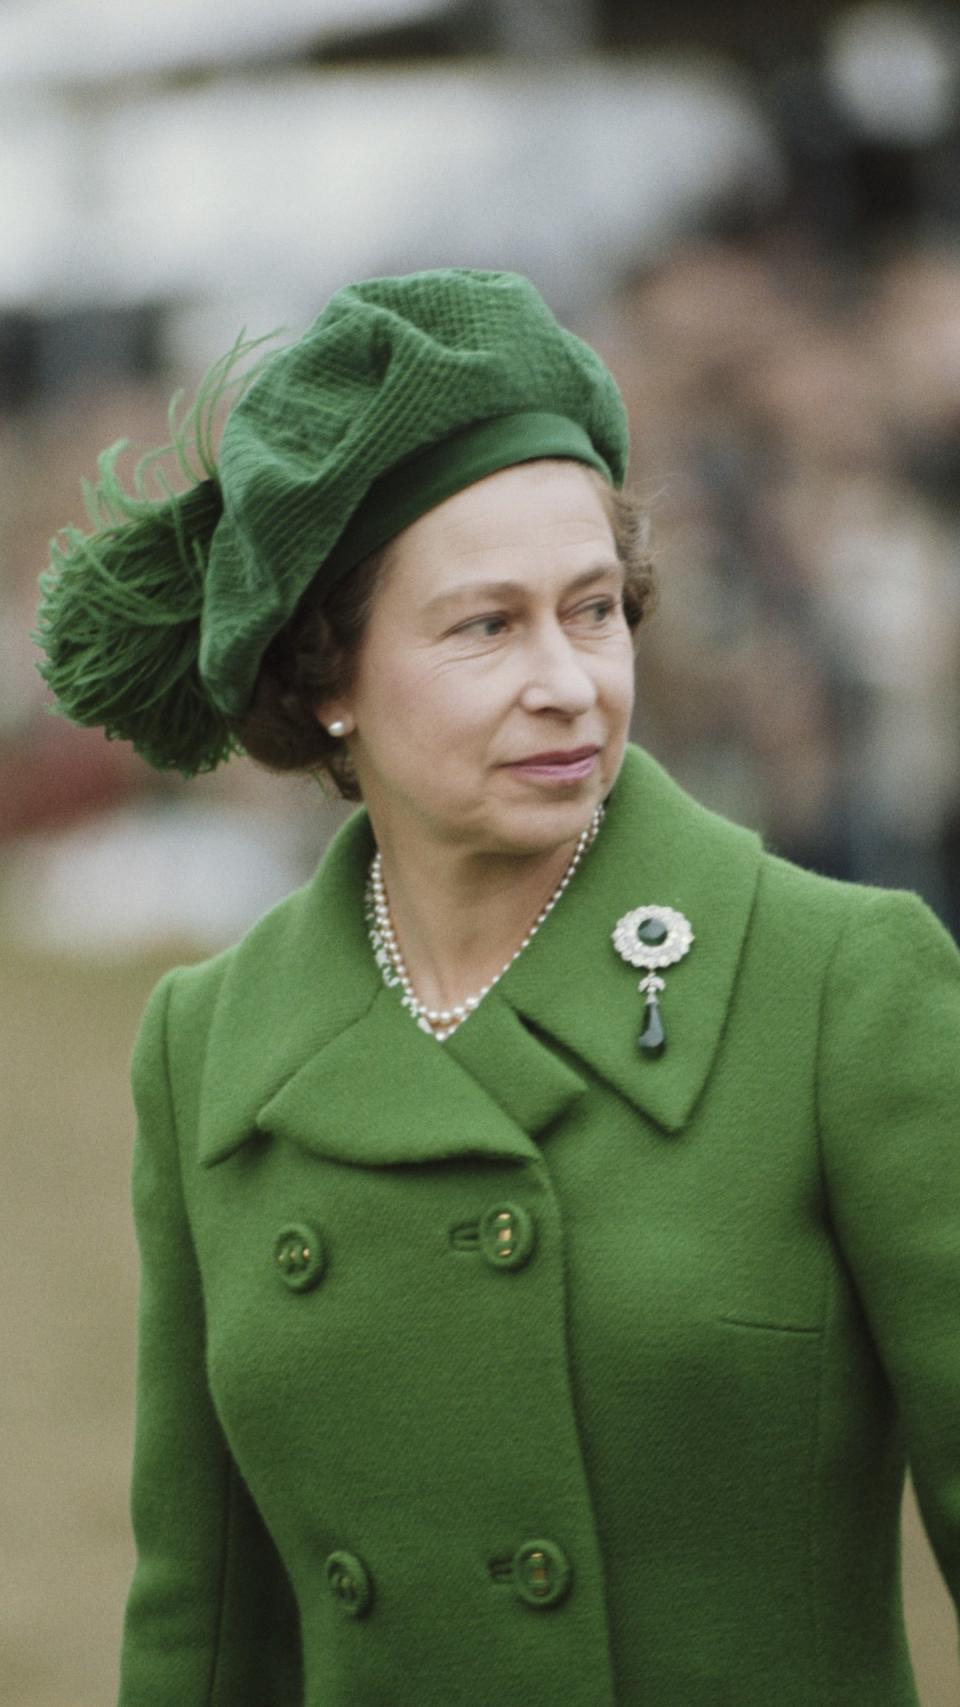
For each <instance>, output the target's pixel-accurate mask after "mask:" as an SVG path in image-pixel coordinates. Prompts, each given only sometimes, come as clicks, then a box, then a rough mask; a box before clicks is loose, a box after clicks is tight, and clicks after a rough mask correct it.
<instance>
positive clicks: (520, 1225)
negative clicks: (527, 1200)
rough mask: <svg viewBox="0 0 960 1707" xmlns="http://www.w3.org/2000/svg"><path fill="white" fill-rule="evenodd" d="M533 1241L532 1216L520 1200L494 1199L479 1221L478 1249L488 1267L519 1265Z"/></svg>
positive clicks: (526, 1255) (526, 1256) (528, 1254)
mask: <svg viewBox="0 0 960 1707" xmlns="http://www.w3.org/2000/svg"><path fill="white" fill-rule="evenodd" d="M534 1243H535V1229H534V1224H533V1216H532V1215H531V1214H530V1211H529V1209H524V1207H523V1204H522V1203H512V1202H510V1203H504V1202H500V1203H494V1204H492V1205H491V1207H490V1208H489V1209H488V1210H487V1212H486V1214H485V1215H484V1216H483V1218H482V1219H481V1222H480V1250H481V1253H482V1254H483V1256H485V1257H486V1259H487V1262H488V1263H489V1264H490V1266H491V1268H521V1267H522V1265H523V1264H524V1263H525V1262H526V1261H527V1260H528V1259H529V1257H530V1254H531V1252H532V1250H533V1247H534Z"/></svg>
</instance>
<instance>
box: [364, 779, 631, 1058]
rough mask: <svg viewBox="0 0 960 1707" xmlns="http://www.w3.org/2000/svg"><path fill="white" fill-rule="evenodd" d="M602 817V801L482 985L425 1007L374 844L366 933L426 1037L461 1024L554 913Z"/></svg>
mask: <svg viewBox="0 0 960 1707" xmlns="http://www.w3.org/2000/svg"><path fill="white" fill-rule="evenodd" d="M602 822H603V806H602V805H601V806H598V807H597V809H596V811H595V812H594V814H593V817H592V818H591V820H590V822H589V824H588V825H587V827H586V829H585V830H583V831H582V832H581V834H580V837H579V839H578V841H577V845H576V847H575V848H574V850H573V857H572V859H571V860H570V864H569V865H568V866H567V869H566V871H565V872H564V874H563V876H562V877H561V879H560V882H559V883H558V884H557V887H556V889H555V890H554V891H553V894H552V895H551V897H550V899H549V901H548V902H547V903H546V905H545V906H544V907H543V908H542V909H541V911H540V912H539V913H538V914H537V917H536V918H535V920H534V922H533V924H532V925H531V926H530V929H529V930H528V932H527V934H526V936H525V937H524V939H523V941H522V943H521V944H520V947H519V948H518V949H516V950H515V952H514V953H513V954H511V956H510V959H509V960H507V961H505V963H504V965H503V966H501V968H500V970H499V972H497V973H496V974H495V975H494V976H493V977H492V978H491V979H490V982H489V984H484V985H483V987H482V989H479V990H478V991H477V992H476V994H475V995H472V996H464V998H463V1001H462V1002H458V1003H457V1004H456V1005H455V1006H454V1007H451V1008H428V1007H427V1005H426V1003H425V1002H422V1001H421V1000H420V998H419V996H418V995H417V993H416V991H415V990H414V987H413V984H412V983H411V980H410V974H409V972H408V971H407V968H406V965H405V963H404V959H403V955H402V954H401V952H400V944H399V943H398V941H397V936H396V932H395V931H394V928H393V921H392V920H391V918H390V908H389V905H388V903H387V892H386V888H385V886H384V881H383V860H382V858H381V855H380V850H379V848H378V849H377V852H376V853H375V854H374V857H373V860H372V861H371V864H370V872H369V876H368V878H367V889H366V918H367V931H368V935H369V937H370V943H371V947H372V948H373V953H374V958H375V960H376V962H377V965H378V966H379V968H380V971H381V972H382V974H383V981H384V983H385V984H386V985H387V986H388V987H389V988H391V989H395V988H396V987H397V986H398V985H399V987H400V988H401V989H402V991H403V996H402V998H401V1000H402V1003H403V1006H404V1007H405V1008H408V1009H409V1011H410V1013H411V1014H412V1015H413V1017H414V1019H415V1020H416V1022H417V1024H418V1025H419V1027H420V1029H421V1031H426V1032H429V1034H430V1036H431V1037H435V1038H436V1040H437V1042H438V1043H445V1042H446V1040H447V1038H448V1037H450V1035H451V1034H452V1033H453V1032H455V1031H456V1029H457V1027H458V1026H460V1025H462V1024H463V1022H464V1020H465V1019H467V1017H468V1016H469V1015H470V1014H471V1013H472V1012H473V1010H474V1008H476V1007H479V1005H480V1003H481V1002H482V1001H483V998H484V996H486V995H487V994H488V993H489V991H490V990H492V989H493V986H494V984H498V983H499V982H500V979H501V978H502V977H503V975H504V973H505V972H509V970H510V968H511V966H512V965H513V963H514V961H515V960H516V959H517V957H518V956H519V955H521V954H522V953H523V951H524V949H525V948H526V947H527V946H528V944H529V943H531V942H532V941H533V938H534V937H535V936H536V934H537V932H538V930H539V929H540V926H541V925H542V924H543V922H544V920H545V919H546V918H548V917H549V915H550V914H551V913H552V912H553V909H554V907H555V906H556V904H557V902H558V901H559V899H560V897H561V895H562V894H563V892H564V890H565V889H566V888H567V887H568V885H569V883H570V880H571V878H572V877H573V874H574V872H575V871H576V869H577V867H578V866H579V864H580V862H581V860H582V859H583V856H584V854H585V853H586V852H587V850H588V848H591V847H592V846H593V843H594V841H595V840H596V837H597V831H598V830H599V828H600V825H601V824H602Z"/></svg>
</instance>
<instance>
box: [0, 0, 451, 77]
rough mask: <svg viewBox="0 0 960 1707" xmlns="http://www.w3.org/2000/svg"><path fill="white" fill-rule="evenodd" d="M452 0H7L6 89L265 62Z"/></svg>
mask: <svg viewBox="0 0 960 1707" xmlns="http://www.w3.org/2000/svg"><path fill="white" fill-rule="evenodd" d="M450 4H451V0H270V3H269V5H261V4H253V5H251V4H249V0H248V3H247V4H244V3H243V0H203V4H202V5H198V4H197V0H5V4H4V6H3V8H2V9H0V90H12V89H24V88H30V87H33V88H35V87H36V86H37V85H40V86H43V87H47V88H49V87H53V86H62V87H64V88H72V89H76V88H82V87H90V86H95V85H100V84H105V83H110V82H111V81H113V80H115V79H117V78H130V77H143V76H157V75H158V74H162V73H169V72H176V71H191V70H195V69H197V68H199V67H201V66H213V67H214V68H216V69H219V68H220V67H221V66H231V65H237V64H244V63H246V62H250V61H253V62H255V63H260V62H262V61H263V59H264V58H267V59H269V58H271V57H273V58H276V57H279V56H281V55H287V54H290V53H293V52H297V51H299V50H302V49H306V48H311V47H316V46H320V45H322V44H323V43H324V42H325V41H328V40H330V39H331V38H333V39H341V38H342V37H344V36H348V37H349V36H353V35H357V36H360V35H363V34H364V33H365V32H367V31H369V30H375V29H385V28H389V27H390V26H391V25H395V24H410V23H416V22H417V21H418V20H420V19H422V18H431V17H434V16H436V15H437V14H438V13H442V12H445V11H448V10H449V9H450Z"/></svg>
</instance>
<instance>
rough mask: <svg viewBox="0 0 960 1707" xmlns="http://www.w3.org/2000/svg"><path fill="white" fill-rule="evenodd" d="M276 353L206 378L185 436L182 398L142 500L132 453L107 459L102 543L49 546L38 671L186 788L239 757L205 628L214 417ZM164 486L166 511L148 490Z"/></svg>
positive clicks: (88, 489)
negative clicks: (186, 781) (174, 475)
mask: <svg viewBox="0 0 960 1707" xmlns="http://www.w3.org/2000/svg"><path fill="white" fill-rule="evenodd" d="M264 342H265V339H264V338H253V339H244V338H243V336H242V335H241V337H240V338H238V339H237V340H236V342H235V343H234V345H233V347H232V348H231V349H230V350H229V351H228V353H227V354H226V356H222V357H220V358H219V359H218V361H216V362H215V363H214V365H213V366H212V367H211V368H210V369H209V371H208V372H207V374H206V375H205V376H204V378H203V379H202V381H201V382H200V385H199V387H198V389H197V394H196V398H195V400H194V402H193V404H192V405H191V407H190V408H189V409H188V410H187V412H186V414H185V415H184V417H183V419H182V420H181V421H180V422H179V423H178V422H177V419H176V416H177V410H178V408H179V406H180V404H181V402H182V399H183V392H182V391H179V392H177V393H176V395H175V396H174V397H173V399H172V400H171V403H170V407H169V411H168V423H169V428H170V442H169V443H168V444H166V445H163V446H162V447H161V448H160V449H159V450H152V451H150V452H148V453H147V454H146V455H145V456H143V457H141V458H140V460H139V461H138V463H137V465H136V467H135V469H134V474H133V491H132V492H129V491H127V490H125V489H124V486H123V485H122V483H121V480H120V477H119V475H118V473H117V469H116V463H117V459H118V457H119V456H120V454H121V453H122V452H123V451H124V450H125V449H127V448H128V441H127V440H125V439H120V440H118V441H117V443H116V444H113V445H111V446H110V447H109V448H108V449H107V450H105V451H103V452H102V453H101V454H100V456H99V457H98V459H97V467H98V470H99V479H98V481H97V482H96V484H95V485H92V484H91V483H90V482H89V481H84V482H83V496H84V503H85V507H86V511H87V515H88V518H89V520H90V522H91V523H92V524H93V531H91V532H84V531H82V530H81V529H80V528H77V527H72V526H70V527H66V528H63V529H61V530H60V533H59V534H58V535H57V536H56V537H55V538H54V539H53V540H52V541H51V544H50V561H51V565H52V567H51V568H50V569H49V570H48V571H46V572H45V573H44V574H42V575H41V576H40V590H41V593H42V599H41V603H40V608H39V613H38V627H37V630H36V632H35V633H34V635H33V639H34V640H35V641H36V643H37V644H38V645H39V646H40V647H41V648H42V649H43V650H44V651H45V653H46V658H45V660H43V661H42V662H41V663H40V665H39V670H40V674H41V675H42V676H43V678H44V680H45V681H46V682H47V683H48V685H49V686H50V688H51V689H52V691H53V694H54V696H55V699H56V706H55V708H54V709H55V710H57V711H59V712H60V713H61V714H62V715H63V716H65V717H68V718H70V719H71V720H72V721H73V722H75V723H79V724H82V725H84V726H85V727H91V728H95V727H100V726H102V727H103V729H104V732H105V734H106V735H107V738H108V739H110V740H114V739H123V740H129V741H130V742H132V744H133V746H134V748H135V749H136V751H137V752H138V753H140V755H141V756H142V757H143V758H144V759H146V761H147V762H148V763H149V764H150V765H152V766H153V767H154V768H155V769H157V770H175V771H179V772H180V773H181V775H183V776H186V777H191V776H195V775H197V774H198V772H201V771H210V770H213V769H214V768H215V766H216V765H218V764H219V763H220V762H221V760H223V759H225V758H227V757H229V755H230V753H231V752H234V751H238V750H239V748H238V745H237V741H236V738H235V736H234V735H233V734H232V733H231V731H230V729H229V727H228V725H227V722H226V719H225V718H224V716H223V713H222V712H221V711H220V710H219V709H218V707H217V706H215V705H214V703H213V702H212V701H211V699H210V698H209V695H208V694H207V692H206V690H205V688H204V685H203V681H202V679H201V676H200V672H199V668H198V658H199V650H200V618H201V613H202V610H203V597H204V577H205V574H206V566H207V561H208V557H209V551H210V543H211V540H212V538H213V534H214V531H215V529H216V527H217V524H218V522H219V520H220V518H221V516H222V514H223V500H222V496H221V493H220V488H219V485H218V482H217V468H216V460H215V452H214V447H213V421H214V415H215V412H216V410H217V407H218V405H219V404H220V403H221V401H222V399H223V398H224V396H225V394H226V393H228V392H229V391H234V390H236V389H237V388H240V389H245V388H246V386H247V385H248V384H250V382H251V381H252V380H253V378H254V377H255V376H256V373H257V372H258V371H259V369H260V366H261V365H262V363H263V361H264V360H269V356H268V357H263V358H261V361H260V362H259V363H256V364H254V366H253V368H252V369H250V370H248V371H247V372H246V373H244V374H242V375H240V376H239V377H233V378H231V370H232V368H233V367H234V365H235V363H236V362H237V360H239V359H241V358H242V357H243V356H244V355H246V354H248V353H249V352H250V351H251V350H253V349H254V348H256V347H257V346H259V345H260V344H262V343H264ZM271 353H274V352H271ZM171 456H172V457H173V458H174V459H175V462H176V465H177V467H178V469H179V472H180V474H181V475H182V476H183V477H184V478H185V479H186V480H192V481H194V482H195V484H194V485H192V486H190V487H188V488H187V489H186V490H185V491H182V492H179V493H178V492H175V491H174V490H173V489H172V487H171V485H170V483H169V481H168V479H167V477H166V474H165V473H164V471H163V469H162V467H161V466H160V465H161V463H162V461H163V460H164V459H167V458H169V457H171ZM151 474H152V475H153V478H154V481H155V483H156V485H157V486H158V487H159V488H160V493H161V495H160V496H159V497H151V495H150V493H149V491H148V489H147V480H148V476H149V475H151Z"/></svg>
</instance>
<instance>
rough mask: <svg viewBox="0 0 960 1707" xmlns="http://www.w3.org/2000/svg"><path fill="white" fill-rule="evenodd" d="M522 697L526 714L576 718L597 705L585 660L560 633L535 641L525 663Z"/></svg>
mask: <svg viewBox="0 0 960 1707" xmlns="http://www.w3.org/2000/svg"><path fill="white" fill-rule="evenodd" d="M525 669H526V680H525V682H524V687H523V692H522V694H521V704H522V705H523V707H524V710H525V711H559V712H562V713H563V714H564V715H565V716H567V717H576V716H579V715H580V714H581V713H583V712H585V711H589V710H590V709H591V707H592V706H594V705H595V704H596V700H597V687H596V683H595V681H594V679H593V676H592V675H591V673H590V671H589V669H588V667H587V664H586V662H585V660H584V659H583V658H582V657H581V656H580V654H579V652H578V651H577V648H576V647H575V646H573V645H572V644H571V642H570V640H569V639H568V638H567V635H566V634H565V633H564V632H563V630H562V629H559V628H557V629H551V630H550V631H549V632H548V633H546V634H542V635H540V636H538V637H537V640H536V642H535V643H532V644H531V646H530V650H529V653H528V655H527V658H526V660H525Z"/></svg>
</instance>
